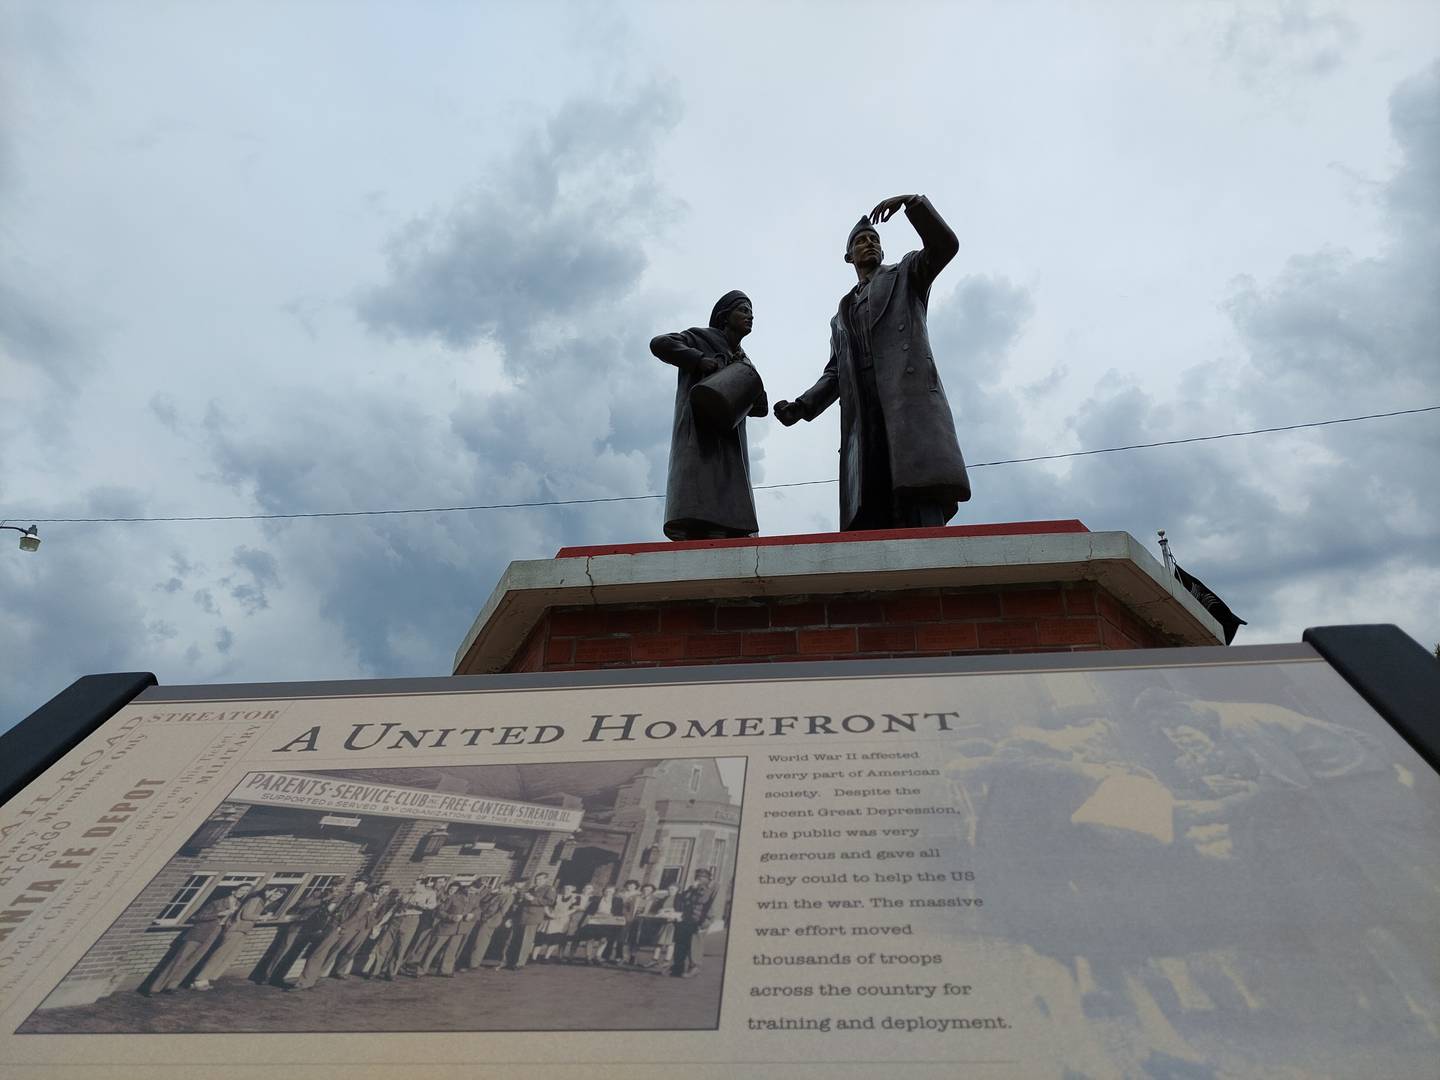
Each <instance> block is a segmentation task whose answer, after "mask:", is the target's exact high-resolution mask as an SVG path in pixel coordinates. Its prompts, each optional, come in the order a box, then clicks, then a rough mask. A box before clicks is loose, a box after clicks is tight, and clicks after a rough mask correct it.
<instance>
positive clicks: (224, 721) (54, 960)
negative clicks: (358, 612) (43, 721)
mask: <svg viewBox="0 0 1440 1080" xmlns="http://www.w3.org/2000/svg"><path fill="white" fill-rule="evenodd" d="M1436 925H1440V777H1437V775H1436V773H1435V772H1434V771H1433V770H1432V769H1430V768H1429V767H1428V766H1427V765H1426V764H1425V763H1424V762H1423V761H1422V760H1421V759H1420V758H1419V757H1418V755H1416V754H1415V752H1414V751H1413V750H1411V749H1410V747H1409V746H1407V745H1406V744H1405V743H1404V742H1403V741H1402V740H1401V739H1400V738H1399V737H1398V736H1397V735H1396V734H1395V733H1394V732H1393V731H1392V730H1391V729H1390V728H1389V727H1388V725H1386V723H1385V722H1384V720H1383V719H1381V718H1380V717H1379V716H1378V715H1377V714H1376V713H1375V712H1374V711H1373V710H1372V709H1371V708H1370V707H1369V706H1368V705H1366V704H1365V702H1364V701H1363V700H1362V699H1361V698H1360V697H1359V696H1358V695H1357V694H1356V693H1355V692H1354V691H1353V690H1352V689H1351V688H1350V687H1349V686H1348V685H1347V684H1346V683H1345V682H1344V681H1343V680H1342V679H1341V678H1340V677H1339V676H1338V675H1336V673H1335V672H1334V671H1333V670H1332V669H1331V668H1330V666H1329V665H1328V664H1326V663H1325V662H1324V661H1323V660H1321V659H1320V658H1319V657H1318V656H1317V655H1316V654H1315V653H1314V652H1313V651H1312V650H1311V649H1310V648H1309V647H1308V646H1277V647H1264V648H1239V649H1228V650H1222V649H1194V650H1166V651H1158V650H1157V651H1150V652H1146V653H1144V654H1140V653H1123V654H1115V653H1109V654H1096V655H1095V656H1093V657H1088V656H1080V655H1073V656H1072V655H1067V656H1031V657H1015V656H1011V657H995V658H984V659H978V658H977V659H974V660H965V659H951V660H936V661H934V662H929V661H903V662H893V663H889V664H886V663H880V664H854V663H852V664H844V665H830V666H827V667H825V668H821V667H820V666H818V665H816V666H805V667H801V666H796V667H793V668H790V667H788V666H784V665H775V666H767V667H764V668H743V669H739V668H727V669H708V670H703V671H702V670H689V671H670V672H664V673H661V672H654V671H628V672H611V673H603V674H600V673H597V674H595V675H593V676H589V675H581V674H574V673H572V674H568V675H560V676H523V677H488V678H475V679H432V680H413V681H405V682H396V681H386V682H373V683H354V684H333V683H332V684H323V683H315V684H303V685H296V684H288V685H284V686H236V687H188V688H185V687H178V688H177V687H155V688H152V689H150V690H147V691H146V692H145V693H143V694H142V695H141V696H140V697H138V698H136V699H135V700H134V701H133V702H132V703H131V704H130V705H129V706H127V707H125V708H124V709H122V710H121V711H120V712H119V713H117V714H116V715H115V716H114V717H113V718H112V719H111V720H110V721H108V722H107V723H106V724H104V725H103V726H102V727H101V728H100V729H99V730H97V731H96V732H95V733H94V734H93V735H91V736H90V737H89V738H88V739H86V740H85V741H84V742H83V743H81V744H80V745H79V746H78V747H76V749H75V750H74V751H72V752H71V753H70V754H68V755H67V756H66V757H65V758H64V759H63V760H62V761H61V762H60V763H59V764H58V765H56V766H55V767H54V768H52V769H50V770H49V771H48V772H46V773H45V774H44V775H43V776H41V777H40V779H38V780H37V781H36V782H34V783H33V784H31V785H30V786H29V787H27V788H26V789H24V790H23V791H22V792H20V794H19V795H17V796H16V797H15V798H14V799H12V800H11V801H10V802H9V803H8V804H6V805H5V806H4V807H3V808H0V1062H4V1063H5V1064H4V1065H3V1066H0V1071H3V1072H4V1074H5V1075H7V1076H10V1075H14V1076H21V1077H30V1076H34V1077H49V1076H69V1075H75V1073H76V1071H77V1070H78V1069H80V1068H82V1067H83V1068H84V1070H85V1075H94V1076H142V1075H143V1076H156V1075H160V1076H165V1075H171V1074H173V1075H184V1076H195V1075H204V1076H218V1077H223V1076H244V1075H250V1074H251V1073H252V1072H254V1071H255V1070H256V1069H257V1068H264V1069H266V1070H269V1071H272V1072H273V1071H279V1070H283V1071H284V1072H285V1074H286V1075H292V1076H327V1077H328V1076H345V1077H347V1078H353V1077H365V1076H388V1075H394V1074H395V1072H396V1071H397V1070H400V1069H406V1070H410V1069H415V1068H425V1067H429V1066H435V1067H445V1068H451V1069H460V1070H461V1071H462V1072H463V1071H464V1069H467V1068H468V1069H470V1070H471V1071H474V1072H483V1073H484V1075H486V1076H497V1077H532V1076H534V1077H538V1076H561V1075H571V1074H572V1073H573V1074H574V1075H581V1074H582V1073H583V1075H585V1076H586V1077H612V1076H613V1077H625V1078H635V1077H657V1078H658V1077H665V1078H667V1080H670V1078H672V1077H673V1076H674V1075H675V1074H676V1072H677V1070H681V1071H683V1072H684V1073H685V1074H687V1075H692V1076H714V1077H722V1076H734V1075H757V1076H758V1075H775V1076H781V1075H783V1076H786V1077H790V1076H812V1075H813V1076H816V1077H819V1076H825V1077H827V1078H829V1077H858V1076H873V1075H875V1074H876V1072H877V1071H879V1070H881V1069H883V1070H884V1071H885V1073H886V1074H887V1075H893V1076H907V1077H908V1076H915V1077H921V1076H924V1077H930V1076H934V1077H940V1076H946V1077H949V1076H954V1075H956V1072H957V1069H959V1070H963V1072H964V1074H965V1075H967V1076H970V1075H973V1076H997V1077H1000V1076H1004V1077H1025V1078H1029V1077H1047V1076H1054V1077H1077V1076H1089V1077H1102V1076H1107V1077H1108V1076H1121V1075H1125V1076H1152V1077H1181V1076H1183V1077H1222V1076H1259V1077H1287V1078H1288V1077H1295V1076H1310V1075H1314V1076H1386V1077H1410V1076H1414V1077H1430V1076H1433V1075H1434V1063H1435V1061H1436V1060H1440V935H1437V934H1436V933H1435V927H1436ZM240 1040H243V1041H240Z"/></svg>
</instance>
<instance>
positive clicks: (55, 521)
mask: <svg viewBox="0 0 1440 1080" xmlns="http://www.w3.org/2000/svg"><path fill="white" fill-rule="evenodd" d="M1436 411H1440V405H1425V406H1423V407H1421V408H1418V409H1396V410H1394V411H1393V412H1381V413H1366V414H1365V415H1364V416H1342V417H1339V418H1338V419H1335V420H1312V421H1309V422H1308V423H1304V424H1282V425H1280V426H1277V427H1263V428H1253V429H1251V430H1249V431H1226V432H1223V433H1221V434H1219V435H1191V436H1188V437H1187V438H1183V439H1161V440H1158V441H1156V442H1143V443H1127V444H1126V445H1124V446H1105V447H1101V448H1100V449H1098V450H1072V451H1069V452H1068V453H1064V454H1037V455H1035V456H1033V457H1020V458H1003V459H1001V460H999V461H980V462H975V463H974V464H971V465H969V466H967V467H968V468H971V469H987V468H991V467H993V466H996V465H1024V464H1028V463H1030V462H1035V461H1060V460H1062V459H1064V458H1080V457H1091V456H1093V455H1095V454H1119V453H1123V452H1125V451H1127V450H1149V449H1152V448H1154V447H1157V446H1183V445H1185V444H1187V443H1199V442H1214V441H1216V440H1218V439H1239V438H1244V437H1245V436H1248V435H1269V434H1273V433H1275V432H1279V431H1300V430H1302V429H1304V428H1321V427H1329V426H1331V425H1332V424H1354V423H1358V422H1359V421H1362V420H1384V419H1387V418H1389V417H1392V416H1413V415H1415V414H1416V413H1427V412H1436ZM836 482H837V481H836V480H835V479H834V478H831V479H828V480H793V481H790V482H789V483H784V484H756V485H755V490H756V491H774V490H776V489H778V488H795V487H813V486H815V485H818V484H833V483H836ZM664 497H665V495H664V494H663V493H659V494H649V495H607V496H605V497H603V498H595V499H544V500H539V501H536V502H516V503H484V504H481V505H476V506H424V507H408V508H405V509H399V510H327V511H314V512H310V513H298V514H196V515H190V516H176V517H105V518H32V517H26V516H25V515H11V517H10V518H8V519H7V520H13V521H19V520H21V519H22V518H23V519H24V520H26V521H30V522H33V523H34V524H36V525H102V524H145V523H154V522H166V521H291V520H294V519H296V518H348V517H387V516H395V515H400V514H455V513H461V512H463V511H468V510H519V509H525V508H531V507H545V506H593V505H595V504H597V503H621V502H643V501H645V500H647V499H663V498H664Z"/></svg>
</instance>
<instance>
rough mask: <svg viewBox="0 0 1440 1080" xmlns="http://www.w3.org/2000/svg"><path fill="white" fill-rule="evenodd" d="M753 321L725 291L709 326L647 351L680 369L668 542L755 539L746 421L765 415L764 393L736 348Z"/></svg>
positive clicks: (744, 303)
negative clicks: (749, 418)
mask: <svg viewBox="0 0 1440 1080" xmlns="http://www.w3.org/2000/svg"><path fill="white" fill-rule="evenodd" d="M754 322H755V316H754V312H753V310H752V309H751V305H750V298H749V297H748V296H746V295H745V294H744V293H742V292H739V291H738V290H737V291H734V292H728V293H726V294H725V295H724V296H722V297H721V298H720V299H719V300H718V301H717V302H716V304H715V308H714V310H712V311H711V312H710V325H709V326H701V327H693V328H691V329H689V330H683V331H681V332H680V333H678V334H661V335H660V336H659V337H657V338H655V339H654V340H653V341H651V342H650V351H651V352H652V353H654V354H655V355H656V356H657V357H659V358H660V359H661V360H663V361H665V363H667V364H673V365H674V366H675V367H677V368H679V369H680V372H679V375H678V377H677V379H676V384H675V422H674V427H673V429H672V431H671V435H670V476H669V481H668V482H667V484H666V486H665V535H666V536H667V537H669V538H670V539H671V540H714V539H721V538H725V537H732V536H754V535H755V534H756V533H757V532H759V531H760V526H759V525H758V524H757V522H756V520H755V495H754V493H753V492H752V491H751V488H750V450H749V446H748V445H747V443H746V438H745V417H746V416H765V415H766V414H767V413H768V412H769V411H770V408H769V404H768V402H767V401H766V398H765V387H764V384H763V383H762V382H761V380H760V375H759V373H758V372H756V370H755V367H754V365H753V364H751V363H750V358H749V357H747V356H746V355H745V350H743V349H742V348H740V341H741V339H742V338H744V337H745V336H746V335H747V334H749V333H750V329H751V327H752V326H753V325H754Z"/></svg>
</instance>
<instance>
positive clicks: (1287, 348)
mask: <svg viewBox="0 0 1440 1080" xmlns="http://www.w3.org/2000/svg"><path fill="white" fill-rule="evenodd" d="M1390 116H1391V127H1392V132H1393V134H1394V136H1395V140H1396V142H1397V143H1398V145H1399V146H1400V149H1401V151H1402V153H1403V154H1404V159H1403V163H1402V165H1401V166H1400V168H1399V169H1398V171H1397V172H1396V173H1395V175H1394V177H1393V178H1392V179H1391V180H1390V181H1389V182H1388V183H1386V184H1385V185H1383V187H1382V188H1381V190H1380V192H1379V205H1380V206H1381V208H1382V209H1383V210H1384V212H1385V214H1386V224H1387V231H1388V234H1389V242H1388V244H1387V245H1386V247H1385V250H1384V251H1383V253H1382V254H1380V255H1377V256H1374V257H1370V258H1361V257H1357V256H1355V255H1353V254H1352V253H1350V252H1348V251H1344V250H1340V249H1335V248H1326V249H1322V250H1320V251H1318V252H1313V253H1307V254H1302V255H1296V256H1295V257H1293V258H1292V259H1290V260H1289V262H1288V263H1287V264H1286V266H1285V267H1284V268H1283V269H1282V270H1281V272H1280V273H1279V274H1277V275H1276V276H1275V277H1274V278H1273V279H1272V280H1271V281H1269V282H1266V283H1263V284H1262V283H1258V282H1256V281H1254V280H1253V279H1249V278H1246V279H1242V280H1240V281H1237V282H1236V283H1235V285H1234V288H1233V289H1232V292H1231V294H1230V296H1229V297H1228V298H1226V300H1225V303H1224V309H1225V310H1226V312H1227V313H1228V314H1229V315H1230V317H1231V319H1232V320H1233V324H1234V328H1235V331H1236V333H1237V335H1238V339H1239V342H1240V344H1241V346H1242V348H1243V350H1244V356H1245V363H1243V364H1234V365H1225V364H1217V365H1213V366H1210V367H1206V368H1200V369H1196V370H1194V371H1192V372H1190V373H1188V375H1187V377H1186V379H1185V381H1184V384H1183V386H1182V397H1181V398H1180V399H1179V400H1177V401H1175V402H1173V403H1162V402H1158V401H1156V400H1155V399H1154V398H1153V396H1152V395H1149V394H1146V393H1143V392H1141V391H1139V390H1138V389H1134V388H1128V389H1117V390H1111V391H1106V390H1103V389H1101V390H1098V391H1097V393H1096V395H1095V396H1094V397H1092V399H1091V400H1090V401H1088V402H1087V403H1086V405H1085V407H1084V408H1083V409H1081V410H1080V411H1079V412H1078V413H1077V414H1076V416H1075V419H1074V420H1073V424H1074V427H1075V430H1076V432H1077V434H1078V435H1079V438H1080V441H1081V443H1082V444H1084V445H1087V446H1096V445H1106V444H1110V443H1113V442H1115V441H1117V440H1122V439H1123V440H1125V441H1140V440H1144V439H1147V438H1165V437H1173V436H1175V435H1184V434H1193V433H1200V432H1204V431H1207V430H1216V431H1219V430H1229V429H1234V428H1239V427H1248V426H1252V425H1261V424H1270V423H1276V422H1280V423H1284V422H1287V421H1294V420H1306V419H1323V418H1328V417H1332V416H1344V415H1354V414H1356V413H1362V412H1369V411H1381V410H1385V409H1391V408H1395V407H1397V406H1398V407H1406V406H1410V405H1417V404H1420V405H1428V404H1434V403H1436V402H1437V401H1440V377H1437V372H1440V351H1437V345H1436V342H1437V341H1440V314H1437V306H1436V304H1435V297H1436V296H1440V243H1437V237H1440V202H1437V198H1436V194H1435V193H1436V192H1440V167H1437V163H1440V65H1432V66H1431V67H1430V68H1428V69H1427V70H1426V71H1424V72H1422V73H1420V74H1418V75H1416V76H1415V77H1413V78H1411V79H1408V80H1406V81H1405V82H1403V83H1402V84H1400V86H1398V87H1397V88H1396V90H1395V92H1394V94H1393V96H1392V98H1391V110H1390ZM1437 461H1440V428H1437V425H1436V423H1435V420H1434V418H1433V416H1428V415H1422V416H1419V417H1410V418H1403V419H1397V420H1389V421H1378V422H1374V423H1370V424H1366V425H1363V426H1359V425H1357V426H1355V427H1347V428H1329V429H1324V430H1323V432H1318V433H1314V434H1303V435H1295V436H1267V437H1259V438H1256V439H1253V440H1246V441H1244V442H1237V443H1233V444H1227V445H1223V446H1215V447H1213V448H1209V449H1202V448H1197V447H1177V448H1175V449H1173V450H1159V451H1150V452H1146V453H1139V454H1132V455H1123V456H1121V455H1117V456H1115V457H1113V458H1111V457H1106V458H1103V459H1092V460H1090V461H1088V462H1086V463H1084V464H1081V463H1077V464H1076V465H1075V466H1074V468H1073V469H1072V475H1075V476H1084V477H1085V478H1086V484H1085V486H1086V488H1087V489H1088V491H1089V492H1090V499H1089V500H1088V501H1089V502H1090V503H1091V505H1092V506H1094V510H1087V513H1093V514H1095V515H1096V517H1097V519H1099V520H1105V519H1106V518H1108V519H1110V520H1125V521H1132V522H1138V521H1139V520H1140V519H1141V518H1142V516H1143V518H1144V519H1145V523H1144V525H1143V526H1137V527H1135V528H1132V529H1131V531H1133V532H1136V533H1137V535H1144V534H1145V532H1146V531H1148V530H1149V528H1150V527H1151V526H1153V525H1163V526H1166V527H1168V528H1169V530H1170V532H1171V535H1172V536H1173V537H1176V538H1177V543H1178V544H1179V545H1180V552H1181V558H1182V560H1188V565H1187V568H1190V569H1193V570H1194V571H1195V572H1196V573H1199V574H1201V575H1202V576H1203V577H1204V578H1205V580H1206V582H1207V583H1208V584H1209V585H1211V587H1212V588H1215V589H1216V590H1217V591H1219V592H1220V593H1221V594H1222V595H1225V596H1227V598H1228V599H1230V600H1231V601H1232V606H1234V607H1236V609H1237V610H1238V611H1240V612H1241V614H1242V615H1247V614H1248V617H1250V618H1251V619H1252V621H1255V622H1258V623H1261V624H1263V625H1264V626H1265V627H1266V628H1267V629H1270V630H1271V631H1272V632H1279V633H1281V634H1283V635H1284V636H1293V635H1294V634H1297V633H1298V631H1299V630H1300V629H1302V628H1301V627H1299V626H1285V625H1284V619H1285V618H1286V617H1287V614H1288V612H1290V611H1291V610H1294V609H1296V608H1298V607H1300V606H1303V605H1299V604H1298V603H1296V602H1295V600H1294V596H1293V594H1294V593H1295V591H1296V589H1297V587H1298V586H1297V582H1300V581H1302V580H1304V579H1305V578H1306V577H1307V576H1309V577H1311V578H1312V584H1311V585H1309V586H1307V587H1306V589H1305V592H1306V596H1305V599H1306V601H1308V602H1310V603H1312V604H1313V607H1312V608H1311V610H1312V611H1329V612H1332V613H1335V615H1336V616H1337V617H1338V621H1344V614H1343V613H1344V612H1346V611H1347V610H1349V611H1355V610H1357V609H1359V610H1364V609H1366V608H1367V606H1368V607H1369V608H1370V610H1372V611H1373V610H1374V605H1375V603H1376V599H1377V596H1376V593H1377V590H1378V589H1380V588H1382V587H1383V586H1382V582H1383V581H1384V580H1385V579H1386V578H1389V577H1398V578H1402V579H1409V580H1410V581H1411V582H1412V583H1413V584H1412V589H1411V594H1410V597H1409V600H1410V602H1411V603H1412V604H1413V605H1414V606H1413V607H1412V608H1411V609H1410V610H1411V613H1412V615H1420V617H1421V618H1422V619H1425V618H1428V619H1429V626H1428V627H1423V626H1422V627H1415V628H1414V632H1417V633H1421V634H1427V633H1428V634H1434V633H1435V632H1436V631H1437V630H1440V627H1437V626H1436V625H1435V624H1434V621H1433V615H1425V614H1423V613H1425V612H1430V613H1433V611H1434V610H1436V608H1437V606H1440V594H1437V593H1436V592H1435V589H1434V584H1433V580H1432V581H1431V582H1430V583H1429V584H1427V579H1426V574H1425V570H1426V568H1427V567H1433V565H1434V554H1435V552H1436V551H1437V550H1440V505H1437V503H1436V501H1435V499H1434V498H1433V497H1432V496H1431V495H1430V494H1429V493H1430V491H1431V490H1432V488H1433V485H1434V470H1435V463H1436V462H1437ZM1141 507H1143V510H1144V513H1143V515H1142V514H1141V513H1137V510H1138V509H1139V508H1141ZM1101 515H1105V517H1103V518H1102V517H1101ZM1142 530H1143V531H1142ZM1416 590H1419V591H1418V592H1417V591H1416ZM1347 605H1348V607H1347ZM1370 617H1371V618H1373V617H1374V616H1373V615H1371V616H1370Z"/></svg>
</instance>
